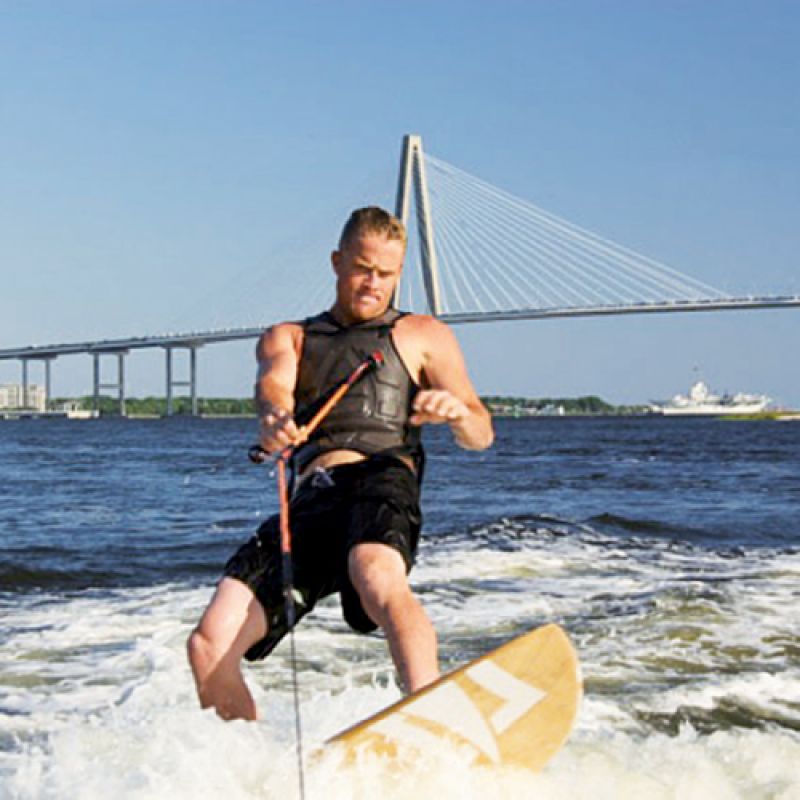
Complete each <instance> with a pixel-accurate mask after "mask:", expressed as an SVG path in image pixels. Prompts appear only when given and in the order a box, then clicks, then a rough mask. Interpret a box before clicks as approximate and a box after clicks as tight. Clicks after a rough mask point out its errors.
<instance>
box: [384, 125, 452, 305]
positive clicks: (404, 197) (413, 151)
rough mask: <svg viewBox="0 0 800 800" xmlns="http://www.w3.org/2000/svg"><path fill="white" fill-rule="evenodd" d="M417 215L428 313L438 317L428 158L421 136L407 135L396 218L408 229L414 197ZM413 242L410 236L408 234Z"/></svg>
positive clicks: (436, 267) (436, 265)
mask: <svg viewBox="0 0 800 800" xmlns="http://www.w3.org/2000/svg"><path fill="white" fill-rule="evenodd" d="M412 192H413V196H414V205H415V206H416V212H417V233H418V235H419V251H420V266H421V269H422V281H423V285H424V286H425V297H426V299H427V302H428V311H429V313H431V314H432V315H433V316H435V317H438V316H439V315H440V314H441V313H442V303H441V293H440V291H439V267H438V262H437V260H436V244H435V241H434V238H433V220H432V218H431V204H430V198H429V196H428V182H427V179H426V177H425V159H424V158H423V153H422V137H421V136H417V135H415V134H408V135H407V136H404V137H403V152H402V156H401V157H400V175H399V178H398V181H397V200H396V202H395V212H394V213H395V216H396V217H398V218H399V219H401V220H402V221H403V224H404V225H405V226H406V230H408V228H409V225H408V222H409V216H410V206H411V196H412ZM409 239H410V235H409Z"/></svg>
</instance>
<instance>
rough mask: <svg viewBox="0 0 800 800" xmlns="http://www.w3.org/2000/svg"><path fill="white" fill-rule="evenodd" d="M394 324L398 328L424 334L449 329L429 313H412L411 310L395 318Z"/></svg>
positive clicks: (432, 334)
mask: <svg viewBox="0 0 800 800" xmlns="http://www.w3.org/2000/svg"><path fill="white" fill-rule="evenodd" d="M395 326H396V327H397V328H398V330H408V331H409V332H413V333H418V334H422V335H425V336H435V335H436V334H437V333H440V332H441V331H443V330H449V328H448V327H447V325H446V324H445V323H444V322H442V321H441V320H440V319H437V318H436V317H433V316H431V315H430V314H414V313H411V312H409V313H407V314H403V316H402V317H400V319H398V320H397V322H396V323H395Z"/></svg>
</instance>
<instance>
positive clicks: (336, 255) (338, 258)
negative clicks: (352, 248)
mask: <svg viewBox="0 0 800 800" xmlns="http://www.w3.org/2000/svg"><path fill="white" fill-rule="evenodd" d="M341 263H342V252H341V250H332V251H331V265H332V266H333V271H334V272H335V273H336V274H337V275H338V274H339V264H341Z"/></svg>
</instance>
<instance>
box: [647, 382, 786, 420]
mask: <svg viewBox="0 0 800 800" xmlns="http://www.w3.org/2000/svg"><path fill="white" fill-rule="evenodd" d="M770 402H772V401H771V399H770V398H769V397H767V396H766V395H763V394H745V393H743V392H739V393H737V394H734V395H730V394H724V395H718V394H714V393H713V392H712V391H711V390H710V389H709V388H708V386H707V385H706V384H705V383H704V382H703V381H697V382H696V383H695V384H694V385H693V386H692V388H691V389H690V390H689V394H688V395H686V394H676V395H675V397H673V398H672V400H670V401H669V402H667V403H664V404H663V405H662V406H659V407H658V410H659V411H661V413H662V414H664V415H666V416H720V415H722V414H758V413H759V412H761V411H764V409H766V407H767V406H768V405H769V404H770Z"/></svg>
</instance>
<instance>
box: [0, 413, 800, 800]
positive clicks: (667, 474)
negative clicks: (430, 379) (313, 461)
mask: <svg viewBox="0 0 800 800" xmlns="http://www.w3.org/2000/svg"><path fill="white" fill-rule="evenodd" d="M496 428H497V441H496V444H495V445H494V447H493V448H492V449H491V450H489V451H487V452H485V453H470V452H465V451H461V450H459V449H458V448H456V447H455V446H454V445H453V444H452V442H451V440H450V438H449V436H448V433H447V431H446V430H443V429H441V428H435V429H429V430H427V431H426V444H427V448H428V456H429V457H428V469H427V476H426V483H425V488H424V493H423V512H424V514H425V533H424V539H423V544H422V546H421V549H420V553H419V559H418V563H417V566H416V567H415V569H414V571H413V572H412V582H413V585H414V588H415V590H416V591H417V593H418V594H419V596H420V598H421V600H422V602H423V604H424V605H425V607H426V609H427V610H428V612H429V614H430V616H431V617H432V619H433V621H434V623H435V626H436V628H437V630H438V633H439V638H440V645H441V661H442V667H443V669H451V668H454V667H456V666H458V665H460V664H462V663H464V662H465V661H466V660H468V659H470V658H472V657H475V656H477V655H479V654H480V653H482V652H485V651H486V650H488V649H490V648H492V647H494V646H496V645H498V644H500V643H501V642H503V641H504V640H506V639H508V638H510V637H512V636H513V635H515V634H518V633H522V632H524V631H525V630H528V629H530V628H533V627H536V626H538V625H541V624H543V623H546V622H557V623H559V624H561V625H562V626H563V627H564V628H565V629H566V630H567V631H568V633H569V635H570V636H571V638H572V640H573V642H574V644H575V646H576V648H577V650H578V652H579V655H580V658H581V662H582V669H583V676H584V682H585V697H584V700H583V704H582V707H581V710H580V715H579V718H578V722H577V725H576V728H575V730H574V732H573V735H572V736H571V738H570V739H569V741H568V743H567V744H566V746H565V747H564V749H563V750H562V751H561V752H560V753H559V754H558V755H557V756H556V758H555V759H553V761H551V762H550V764H549V765H548V767H547V768H546V769H545V770H544V772H542V773H541V774H539V775H533V774H529V773H528V772H526V771H520V772H516V771H511V770H502V769H497V768H477V767H472V768H469V767H467V766H466V765H465V764H464V763H463V762H462V761H461V760H460V759H461V758H463V756H462V754H460V753H454V752H451V751H449V750H447V749H446V748H442V750H441V752H426V753H425V754H424V755H420V756H419V758H418V760H417V762H416V764H415V765H414V766H411V767H407V768H405V769H403V770H398V769H395V768H393V766H392V765H391V764H389V763H387V762H383V761H381V760H380V759H372V760H370V759H365V760H363V761H360V762H356V763H353V764H345V763H342V762H341V761H340V760H339V758H338V755H336V754H334V753H331V752H329V751H321V752H320V751H319V748H320V746H321V745H322V743H323V742H324V741H325V740H326V739H327V738H328V737H329V736H331V735H333V734H334V733H336V732H337V731H338V730H340V729H342V728H344V727H347V726H349V725H351V724H353V723H354V722H355V721H357V720H358V719H360V718H362V717H364V716H367V715H368V714H370V713H373V712H374V711H377V710H378V709H380V708H381V707H383V706H385V705H386V704H388V703H390V702H392V701H394V700H396V699H398V698H399V696H400V692H399V689H398V687H397V683H396V678H395V675H394V672H393V669H392V667H391V663H390V660H389V658H388V655H387V653H386V648H385V643H384V641H383V639H382V638H381V636H380V635H378V634H374V635H369V636H359V635H357V634H354V633H352V632H350V631H349V630H348V629H347V628H346V626H345V624H344V623H343V622H342V620H341V616H340V613H339V609H338V601H337V600H336V599H335V598H334V599H330V600H328V601H326V602H324V603H323V604H322V605H321V606H320V607H318V608H317V610H315V612H314V613H313V614H312V615H310V616H309V617H308V618H307V619H306V620H304V621H303V623H302V625H301V626H300V628H299V629H298V632H297V635H296V648H297V660H298V668H299V685H300V696H301V710H302V726H303V737H304V747H305V753H306V768H305V781H306V796H307V797H308V798H309V800H311V798H325V800H339V799H340V798H341V799H342V800H344V799H345V798H372V797H374V796H376V795H378V796H380V797H382V798H385V799H386V800H389V799H390V798H414V800H421V799H422V798H436V800H449V799H450V798H453V799H454V800H455V798H458V800H464V798H481V800H485V798H490V797H503V798H545V799H550V798H570V800H573V799H576V798H579V799H582V798H586V799H587V800H588V799H589V798H591V800H604V799H605V798H608V800H619V798H636V800H641V799H642V798H647V800H661V799H662V798H663V799H664V800H666V799H667V798H676V799H677V798H679V799H680V800H684V798H686V799H688V800H692V799H693V798H698V800H699V798H703V800H713V799H715V798H724V799H725V800H728V799H729V798H742V799H743V800H744V799H746V800H755V799H758V798H770V800H799V799H800V611H798V608H800V512H799V511H798V509H800V423H791V422H783V423H782V422H772V421H759V422H744V421H731V420H708V419H690V420H683V419H660V418H605V419H602V418H596V419H575V418H553V419H520V420H514V419H500V420H497V421H496ZM254 432H255V423H254V421H252V420H201V419H184V418H173V419H168V420H138V421H137V420H124V419H106V418H103V419H99V420H89V421H68V420H22V421H15V422H5V423H0V634H1V636H0V642H1V644H0V800H12V799H13V800H29V799H33V798H52V799H53V800H71V799H72V798H75V799H76V800H77V799H80V800H101V798H102V800H106V799H107V798H109V797H115V798H137V799H138V798H153V800H155V799H156V798H158V799H159V800H162V799H163V798H176V799H180V798H191V800H203V799H204V798H208V799H209V800H211V798H213V799H214V800H219V798H221V797H224V798H226V800H238V799H239V798H242V799H244V798H280V799H281V800H286V798H294V797H297V796H298V794H297V793H298V788H297V778H298V776H297V762H296V757H295V749H294V748H295V745H294V710H293V703H292V691H291V686H292V682H291V678H292V673H291V663H290V658H289V648H288V646H287V644H286V643H284V644H282V645H281V646H280V647H279V649H278V650H277V651H276V652H275V654H274V655H273V656H272V657H271V658H270V659H268V660H267V661H266V662H263V663H259V664H255V665H248V666H246V667H245V672H246V677H247V680H248V682H249V684H250V686H251V688H252V690H253V693H254V695H255V697H256V700H257V702H258V705H259V709H260V712H261V714H262V719H261V720H260V721H259V722H256V723H245V722H235V723H223V722H222V721H220V720H219V719H217V718H216V716H215V715H214V713H213V712H211V711H202V710H200V708H199V706H198V704H197V701H196V698H195V695H194V688H193V684H192V679H191V675H190V671H189V668H188V665H187V663H186V658H185V641H186V637H187V635H188V634H189V632H190V630H191V629H192V627H193V625H194V624H195V622H196V621H197V619H198V617H199V615H200V613H201V612H202V610H203V608H204V607H205V605H206V603H207V602H208V600H209V598H210V596H211V593H212V591H213V587H214V585H215V583H216V581H217V579H218V576H219V573H220V569H221V566H222V564H223V563H224V561H225V560H226V558H227V557H228V555H229V554H230V553H231V552H232V550H233V549H234V548H235V547H236V546H237V545H238V544H239V543H240V542H242V541H244V540H245V539H247V538H248V537H249V536H250V535H251V533H252V531H253V530H254V528H255V527H256V526H257V524H258V522H259V520H261V519H262V518H263V517H264V516H265V515H266V514H269V513H272V512H273V511H274V510H275V509H276V508H277V497H276V491H275V486H274V477H273V476H271V475H270V472H269V468H268V467H257V466H254V465H251V464H250V463H249V462H248V460H247V457H246V451H247V448H248V446H249V445H250V444H251V443H252V439H253V435H254ZM315 750H316V751H318V752H317V753H316V755H314V751H315Z"/></svg>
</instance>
